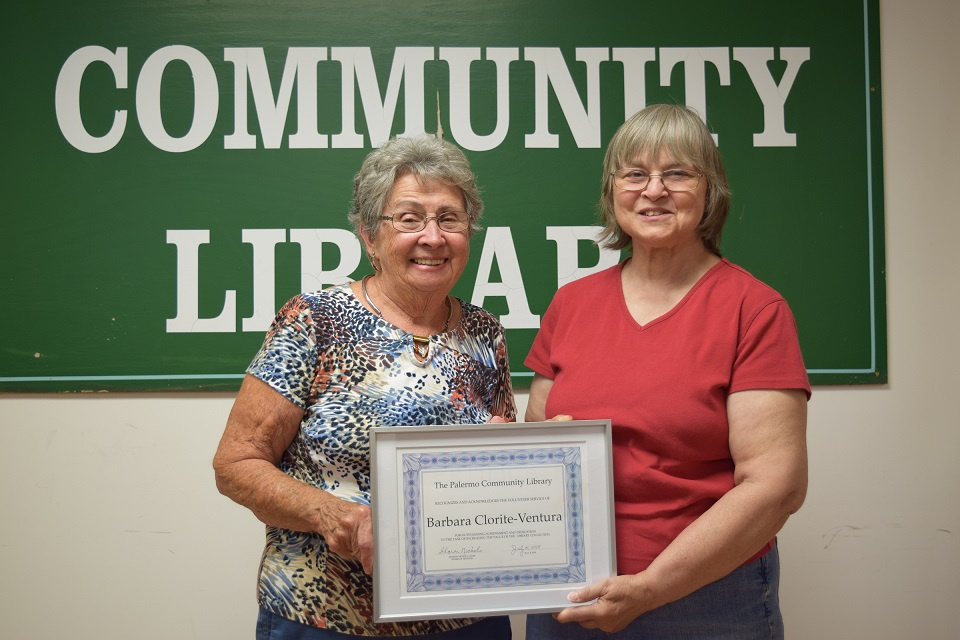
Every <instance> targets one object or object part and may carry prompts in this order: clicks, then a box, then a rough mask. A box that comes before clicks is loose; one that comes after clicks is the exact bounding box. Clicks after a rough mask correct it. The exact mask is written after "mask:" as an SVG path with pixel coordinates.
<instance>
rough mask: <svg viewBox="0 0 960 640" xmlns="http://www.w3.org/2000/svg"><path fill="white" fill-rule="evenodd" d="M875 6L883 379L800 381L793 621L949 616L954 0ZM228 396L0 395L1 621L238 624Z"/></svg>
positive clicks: (898, 635)
mask: <svg viewBox="0 0 960 640" xmlns="http://www.w3.org/2000/svg"><path fill="white" fill-rule="evenodd" d="M880 8H881V21H882V22H881V40H882V55H883V59H882V67H883V83H882V91H883V100H884V163H885V167H886V176H887V177H886V232H887V267H888V306H889V315H888V318H889V356H890V384H889V385H887V386H885V387H869V388H838V387H833V388H823V387H820V388H817V389H815V392H814V398H813V400H812V401H811V404H810V438H809V439H810V452H811V485H810V493H809V497H808V498H807V504H806V505H805V506H804V508H803V510H802V511H801V512H800V513H799V514H797V515H796V516H794V518H792V519H791V520H790V522H789V523H788V524H787V527H786V529H785V530H784V531H783V533H782V535H781V537H780V541H781V557H782V562H783V584H782V592H781V595H782V598H783V608H784V615H785V617H786V622H787V625H788V633H789V636H790V637H791V638H794V639H816V640H830V639H833V638H855V639H856V638H864V639H866V638H869V639H871V640H885V639H890V640H894V639H895V640H901V639H902V638H932V639H937V638H956V637H958V634H960V632H958V630H957V628H956V618H957V605H958V603H960V419H958V417H957V412H956V409H955V407H954V406H953V402H954V401H955V400H956V397H954V395H953V394H955V393H956V394H958V395H960V391H958V389H957V386H958V385H957V383H958V382H960V375H958V373H957V371H958V368H960V337H958V334H960V330H958V327H957V325H958V318H960V286H958V285H957V282H956V279H957V276H958V275H960V268H958V264H957V259H956V257H955V256H956V254H957V253H958V250H957V244H958V241H960V206H958V204H957V202H958V199H960V198H958V194H957V184H958V183H960V160H958V158H960V150H958V148H957V145H958V143H960V125H958V113H960V112H958V105H960V83H958V79H960V77H958V74H960V71H958V68H960V38H957V36H956V34H955V30H956V28H957V27H958V26H960V3H955V2H954V0H910V1H908V0H881V2H880ZM824 21H825V23H826V24H829V16H824ZM829 99H830V96H824V100H829ZM842 143H843V141H842V140H838V141H837V144H842ZM823 162H825V163H829V162H830V158H828V157H825V158H823ZM841 188H843V186H842V183H841V181H840V180H839V179H838V180H837V181H836V182H834V183H832V184H824V185H820V187H819V188H818V189H817V190H816V191H813V192H811V193H809V194H807V195H808V197H810V198H811V199H828V200H829V198H830V197H831V193H834V192H835V191H836V190H837V189H841ZM838 277H842V274H838ZM7 312H9V311H7ZM519 400H520V402H521V403H522V404H525V402H526V397H525V396H524V395H521V397H520V399H519ZM231 402H232V396H231V395H229V394H196V395H169V394H149V395H126V394H112V395H102V396H101V395H96V396H43V395H39V396H38V395H30V396H27V395H24V396H9V395H8V396H0V513H2V514H3V515H2V517H3V526H2V527H0V638H3V639H5V640H21V639H23V640H26V639H31V640H32V639H41V640H46V639H54V638H61V637H64V638H66V637H69V638H74V639H76V640H100V639H117V640H121V639H122V640H126V639H127V638H131V637H136V638H138V639H141V640H153V639H157V640H161V639H162V640H169V639H171V638H178V639H181V640H190V639H193V638H198V639H199V638H203V639H204V640H220V639H223V640H227V639H233V638H251V637H253V622H254V619H255V616H256V610H255V609H256V607H255V603H254V597H255V581H254V576H255V571H256V567H257V562H258V560H259V553H260V548H261V543H262V537H263V533H262V527H261V526H260V524H259V523H258V522H257V521H256V520H255V519H254V518H253V516H251V515H249V514H248V513H247V512H246V511H244V510H243V509H241V508H240V507H238V506H236V505H234V504H232V503H231V502H229V501H228V500H227V499H226V498H222V497H221V496H220V495H219V494H218V493H217V492H216V489H215V488H214V486H213V475H212V472H211V470H210V459H211V456H212V454H213V451H214V448H215V447H216V443H217V441H218V439H219V436H220V431H221V429H222V426H223V423H224V420H225V419H226V415H227V412H228V410H229V408H230V405H231Z"/></svg>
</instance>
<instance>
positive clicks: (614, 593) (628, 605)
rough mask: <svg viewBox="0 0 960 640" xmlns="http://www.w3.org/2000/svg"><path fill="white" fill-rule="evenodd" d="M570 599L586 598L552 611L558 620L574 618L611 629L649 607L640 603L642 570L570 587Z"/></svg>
mask: <svg viewBox="0 0 960 640" xmlns="http://www.w3.org/2000/svg"><path fill="white" fill-rule="evenodd" d="M567 599H568V600H570V601H571V602H590V601H591V600H596V602H593V603H591V604H585V605H582V606H579V607H568V608H566V609H564V610H563V611H561V612H559V613H556V614H554V616H553V617H554V618H556V620H557V621H558V622H577V623H579V624H580V625H581V626H583V627H585V628H587V629H600V630H601V631H605V632H607V633H615V632H617V631H620V630H621V629H623V628H625V627H626V626H627V625H628V624H630V623H631V622H633V621H634V620H635V619H636V618H637V616H639V615H640V614H642V613H644V612H645V611H648V610H650V609H652V608H653V607H652V606H651V605H650V604H646V606H645V604H644V601H643V600H644V589H643V587H642V574H638V575H632V576H615V577H613V578H607V579H605V580H601V581H600V582H595V583H593V584H592V585H590V586H587V587H584V588H583V589H578V590H577V591H572V592H571V593H570V594H569V595H568V596H567Z"/></svg>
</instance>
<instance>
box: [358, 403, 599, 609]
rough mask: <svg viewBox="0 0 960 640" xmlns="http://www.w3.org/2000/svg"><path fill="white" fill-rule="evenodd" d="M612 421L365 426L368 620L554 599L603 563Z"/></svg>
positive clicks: (551, 603)
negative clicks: (370, 550) (370, 553)
mask: <svg viewBox="0 0 960 640" xmlns="http://www.w3.org/2000/svg"><path fill="white" fill-rule="evenodd" d="M611 430H612V427H611V425H610V421H609V420H572V421H566V422H531V423H513V424H509V423H507V424H485V425H435V426H434V425H431V426H406V427H375V428H373V429H372V430H371V432H370V434H371V435H370V452H371V504H370V507H371V510H372V512H373V541H374V568H373V613H374V620H375V621H377V622H393V621H400V620H426V619H433V618H459V617H464V618H466V617H474V616H483V615H491V614H497V615H503V614H507V613H536V612H546V611H559V610H560V609H563V608H565V607H569V606H573V605H571V604H570V601H569V600H567V594H568V593H570V592H571V591H573V590H575V589H579V588H581V587H585V586H587V585H589V584H592V583H594V582H596V581H598V580H601V579H603V578H607V577H610V576H612V575H614V574H615V573H616V545H615V536H614V525H613V518H614V516H613V511H614V510H613V472H612V454H611V449H612V444H611V441H612V435H611Z"/></svg>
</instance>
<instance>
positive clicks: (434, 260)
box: [361, 174, 470, 297]
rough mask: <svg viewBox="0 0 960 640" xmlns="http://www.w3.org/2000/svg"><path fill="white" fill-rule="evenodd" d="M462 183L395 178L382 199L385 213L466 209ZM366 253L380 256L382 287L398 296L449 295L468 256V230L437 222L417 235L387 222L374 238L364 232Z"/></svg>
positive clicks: (430, 222)
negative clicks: (447, 227)
mask: <svg viewBox="0 0 960 640" xmlns="http://www.w3.org/2000/svg"><path fill="white" fill-rule="evenodd" d="M464 208H465V207H464V199H463V194H462V192H461V191H460V189H459V187H456V186H453V185H451V184H448V183H446V182H441V181H439V180H433V179H430V178H426V179H421V178H419V177H418V176H415V175H413V174H404V175H402V176H400V177H398V178H397V179H396V181H395V182H394V185H393V189H392V190H391V191H390V195H389V196H387V199H386V202H385V203H384V208H383V215H385V216H392V215H395V214H399V213H403V212H406V211H412V212H416V213H423V214H427V215H429V216H431V217H432V216H435V215H437V214H439V213H443V212H445V211H463V210H464ZM361 235H362V237H363V242H364V244H365V245H366V249H367V252H368V253H370V254H371V255H376V256H377V263H378V266H379V267H380V272H379V273H378V280H379V278H381V277H382V278H383V280H382V286H384V287H385V288H389V289H391V290H392V291H393V292H394V294H395V295H397V296H406V297H411V296H413V297H415V296H419V295H422V294H441V295H444V296H445V295H446V294H448V293H449V292H450V290H451V289H452V288H453V285H454V284H456V282H457V280H458V279H459V278H460V274H461V273H463V269H464V267H465V266H466V264H467V259H468V258H469V257H470V240H469V238H468V237H467V232H466V231H459V232H455V233H454V232H448V231H441V230H440V228H439V227H438V226H437V224H436V221H435V220H429V221H428V222H427V226H426V228H424V229H423V230H422V231H418V232H416V233H403V232H400V231H397V230H396V229H394V227H393V224H392V223H391V222H390V221H389V220H383V221H381V223H380V227H379V228H378V230H377V234H376V238H375V239H371V238H370V236H369V235H368V234H367V233H364V232H361Z"/></svg>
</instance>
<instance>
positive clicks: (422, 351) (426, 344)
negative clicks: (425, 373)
mask: <svg viewBox="0 0 960 640" xmlns="http://www.w3.org/2000/svg"><path fill="white" fill-rule="evenodd" d="M371 277H373V274H368V275H365V276H363V279H362V280H360V289H361V290H362V291H363V297H364V298H366V299H367V304H369V305H370V306H371V307H373V310H374V311H376V312H377V316H378V317H379V318H380V319H381V320H383V312H382V311H380V308H379V307H378V306H377V305H375V304H374V303H373V300H371V299H370V294H369V293H368V292H367V279H368V278H371ZM446 303H447V309H448V311H447V319H446V320H444V321H443V331H442V332H441V333H446V332H447V329H449V328H450V319H451V318H453V305H452V304H451V303H450V296H447V298H446ZM411 335H412V336H413V355H415V356H416V357H417V359H418V360H420V361H421V362H423V361H424V360H426V359H427V356H428V355H430V337H429V336H418V335H417V334H415V333H414V334H411Z"/></svg>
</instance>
